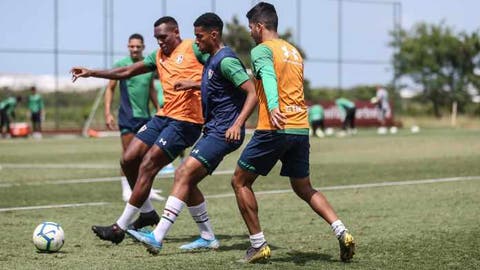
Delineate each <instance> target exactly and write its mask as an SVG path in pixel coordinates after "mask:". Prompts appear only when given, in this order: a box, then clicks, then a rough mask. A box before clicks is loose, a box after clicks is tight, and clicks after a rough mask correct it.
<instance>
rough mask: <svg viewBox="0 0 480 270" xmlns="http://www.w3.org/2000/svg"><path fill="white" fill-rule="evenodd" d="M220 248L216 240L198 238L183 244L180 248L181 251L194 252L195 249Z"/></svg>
mask: <svg viewBox="0 0 480 270" xmlns="http://www.w3.org/2000/svg"><path fill="white" fill-rule="evenodd" d="M218 247H220V242H218V240H217V239H215V238H214V239H212V240H207V239H204V238H202V237H199V238H198V239H197V240H195V241H193V242H191V243H188V244H185V245H183V246H181V247H180V249H182V250H187V251H188V250H195V249H217V248H218Z"/></svg>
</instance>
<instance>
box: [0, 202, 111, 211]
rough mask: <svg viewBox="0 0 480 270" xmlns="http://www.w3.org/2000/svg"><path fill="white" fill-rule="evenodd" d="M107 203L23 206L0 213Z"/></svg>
mask: <svg viewBox="0 0 480 270" xmlns="http://www.w3.org/2000/svg"><path fill="white" fill-rule="evenodd" d="M106 204H109V203H108V202H93V203H72V204H53V205H38V206H24V207H7V208H0V212H8V211H24V210H37V209H52V208H67V207H81V206H99V205H106Z"/></svg>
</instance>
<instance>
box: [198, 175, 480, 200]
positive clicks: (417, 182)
mask: <svg viewBox="0 0 480 270" xmlns="http://www.w3.org/2000/svg"><path fill="white" fill-rule="evenodd" d="M472 180H480V176H463V177H462V176H460V177H449V178H435V179H424V180H407V181H396V182H382V183H369V184H358V185H342V186H330V187H321V188H315V189H318V190H321V191H325V190H341V189H359V188H376V187H390V186H405V185H420V184H435V183H445V182H458V181H472ZM288 192H292V190H291V189H280V190H267V191H257V192H255V194H258V195H266V194H280V193H288ZM226 197H235V194H233V193H226V194H217V195H210V196H208V195H207V196H205V198H226Z"/></svg>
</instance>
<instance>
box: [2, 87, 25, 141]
mask: <svg viewBox="0 0 480 270" xmlns="http://www.w3.org/2000/svg"><path fill="white" fill-rule="evenodd" d="M21 101H22V97H21V96H16V97H8V98H6V99H4V100H2V101H1V102H0V133H2V138H10V122H11V121H12V120H13V119H15V107H16V106H17V104H18V103H19V102H21Z"/></svg>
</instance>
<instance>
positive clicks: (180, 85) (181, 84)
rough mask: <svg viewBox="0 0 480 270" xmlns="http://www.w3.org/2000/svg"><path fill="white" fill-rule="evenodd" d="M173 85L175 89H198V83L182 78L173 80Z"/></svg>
mask: <svg viewBox="0 0 480 270" xmlns="http://www.w3.org/2000/svg"><path fill="white" fill-rule="evenodd" d="M173 87H174V88H175V90H176V91H185V90H200V83H199V82H195V81H190V80H182V81H178V82H175V84H174V86H173Z"/></svg>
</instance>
